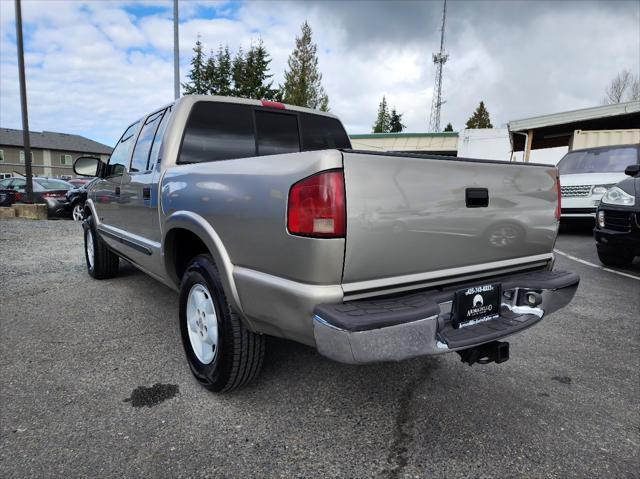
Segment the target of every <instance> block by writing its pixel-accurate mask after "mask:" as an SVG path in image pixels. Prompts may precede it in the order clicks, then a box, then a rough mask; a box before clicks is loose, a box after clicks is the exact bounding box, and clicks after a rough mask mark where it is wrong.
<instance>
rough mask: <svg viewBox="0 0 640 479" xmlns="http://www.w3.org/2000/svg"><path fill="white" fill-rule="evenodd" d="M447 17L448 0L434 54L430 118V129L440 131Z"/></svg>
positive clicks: (447, 55) (445, 3)
mask: <svg viewBox="0 0 640 479" xmlns="http://www.w3.org/2000/svg"><path fill="white" fill-rule="evenodd" d="M446 19H447V0H444V7H443V8H442V27H441V29H440V51H439V52H438V53H434V54H433V63H434V64H435V66H436V81H435V85H434V88H433V99H432V100H431V116H430V118H429V131H435V132H439V131H440V110H441V107H442V105H443V104H444V103H445V102H446V100H443V99H442V68H443V67H444V64H445V63H447V59H448V58H449V54H448V53H445V51H444V27H445V21H446Z"/></svg>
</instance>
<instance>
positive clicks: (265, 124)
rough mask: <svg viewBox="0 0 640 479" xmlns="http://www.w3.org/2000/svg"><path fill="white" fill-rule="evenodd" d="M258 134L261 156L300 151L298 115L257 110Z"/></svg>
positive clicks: (259, 153)
mask: <svg viewBox="0 0 640 479" xmlns="http://www.w3.org/2000/svg"><path fill="white" fill-rule="evenodd" d="M256 133H257V136H258V155H260V156H264V155H278V154H281V153H294V152H296V151H300V138H299V136H298V117H297V116H296V115H291V114H286V113H273V112H270V111H262V110H256Z"/></svg>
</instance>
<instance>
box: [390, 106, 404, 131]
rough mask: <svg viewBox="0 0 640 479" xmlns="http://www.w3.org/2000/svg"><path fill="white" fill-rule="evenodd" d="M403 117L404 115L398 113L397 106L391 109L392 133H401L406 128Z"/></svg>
mask: <svg viewBox="0 0 640 479" xmlns="http://www.w3.org/2000/svg"><path fill="white" fill-rule="evenodd" d="M402 115H403V114H402V113H398V112H397V111H396V107H395V106H394V107H393V108H392V109H391V116H390V117H389V132H390V133H400V132H401V131H402V130H404V129H405V128H406V126H405V125H403V124H402Z"/></svg>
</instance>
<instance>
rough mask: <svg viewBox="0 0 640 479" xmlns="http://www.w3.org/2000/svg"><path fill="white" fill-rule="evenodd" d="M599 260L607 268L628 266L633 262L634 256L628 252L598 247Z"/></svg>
mask: <svg viewBox="0 0 640 479" xmlns="http://www.w3.org/2000/svg"><path fill="white" fill-rule="evenodd" d="M598 258H600V262H601V263H602V264H604V265H605V266H618V267H619V266H628V265H630V264H631V262H632V261H633V255H632V254H631V253H630V252H629V251H627V250H624V249H623V250H613V249H611V248H606V247H603V246H600V245H598Z"/></svg>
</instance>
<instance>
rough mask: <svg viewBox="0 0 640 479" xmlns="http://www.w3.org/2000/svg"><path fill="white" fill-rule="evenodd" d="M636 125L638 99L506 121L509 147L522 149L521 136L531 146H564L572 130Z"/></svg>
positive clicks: (639, 123) (639, 112)
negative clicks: (507, 122) (528, 139)
mask: <svg viewBox="0 0 640 479" xmlns="http://www.w3.org/2000/svg"><path fill="white" fill-rule="evenodd" d="M630 128H640V101H632V102H627V103H618V104H614V105H603V106H597V107H593V108H585V109H582V110H574V111H567V112H563V113H554V114H551V115H542V116H537V117H533V118H526V119H524V120H514V121H511V122H509V134H510V136H511V144H512V145H513V151H523V150H524V149H525V147H526V145H525V136H524V135H520V134H517V133H526V134H527V135H530V142H531V147H530V148H531V149H532V150H536V149H539V148H553V147H557V146H568V145H569V141H570V140H571V137H572V135H573V132H574V131H575V130H619V129H630Z"/></svg>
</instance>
